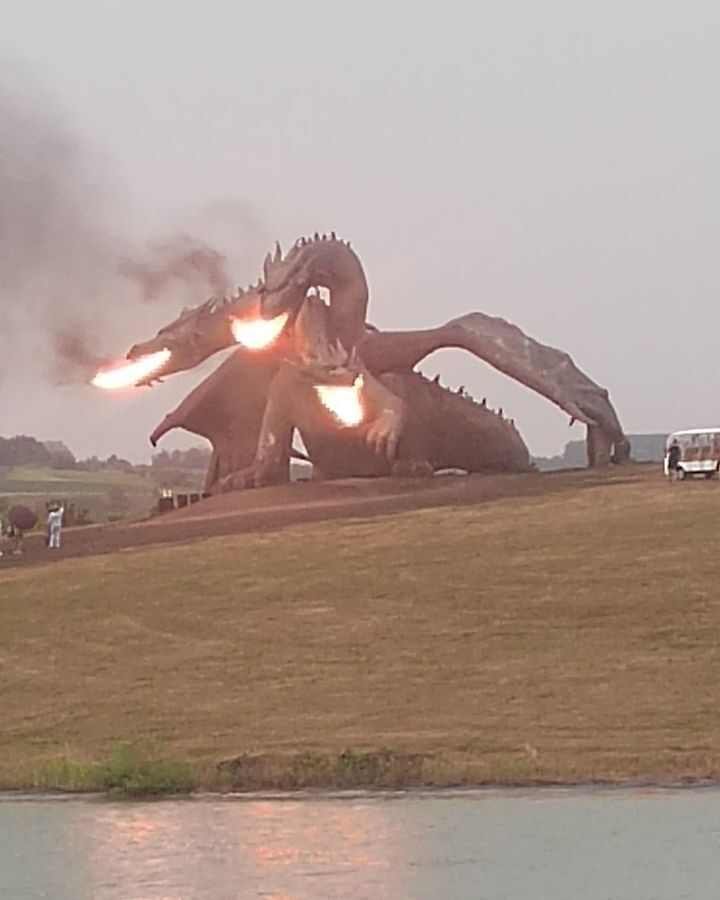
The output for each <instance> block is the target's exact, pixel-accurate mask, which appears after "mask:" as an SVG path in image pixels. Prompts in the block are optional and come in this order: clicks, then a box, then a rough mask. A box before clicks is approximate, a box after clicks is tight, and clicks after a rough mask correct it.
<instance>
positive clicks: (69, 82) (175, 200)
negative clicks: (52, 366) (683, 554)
mask: <svg viewBox="0 0 720 900" xmlns="http://www.w3.org/2000/svg"><path fill="white" fill-rule="evenodd" d="M718 47H720V4H718V3H717V2H701V0H688V2H686V3H680V2H677V0H672V2H670V0H606V2H603V3H589V2H578V0H565V2H560V0H489V2H483V0H474V2H458V0H443V2H427V0H425V2H423V0H383V2H375V0H362V2H360V0H354V2H344V0H334V2H317V0H306V2H303V3H299V2H297V0H272V2H260V0H257V2H254V3H250V2H246V0H203V2H182V0H145V2H142V0H64V2H57V0H46V2H39V0H23V2H15V0H0V75H2V79H3V80H2V82H0V93H2V95H3V96H4V99H5V102H6V103H11V104H12V105H13V108H14V109H15V111H17V110H18V109H21V110H24V111H26V112H27V116H28V118H29V119H34V120H37V121H46V120H48V119H49V120H51V124H49V125H48V128H50V129H52V128H60V129H62V132H63V134H65V135H66V136H69V137H68V146H69V147H71V148H72V149H71V155H72V156H73V159H74V160H75V162H77V163H78V167H79V170H80V172H86V173H89V174H88V176H87V178H88V184H87V189H88V198H89V199H88V204H89V205H91V206H92V210H91V214H89V219H88V222H89V223H90V224H89V225H88V224H87V222H86V224H85V225H84V226H83V227H85V228H86V229H87V228H89V229H90V230H94V226H92V222H93V221H95V220H97V221H98V223H99V225H98V230H100V228H101V229H102V232H103V235H104V238H103V240H104V241H108V240H109V241H110V242H112V241H113V240H114V238H115V237H117V240H118V242H119V243H123V245H124V243H126V242H128V243H134V244H136V245H138V246H140V245H141V244H142V243H143V241H145V240H146V239H151V240H157V239H162V237H163V236H164V235H172V234H173V233H176V232H177V231H183V232H185V233H188V232H192V233H193V234H196V235H197V236H198V237H200V238H203V239H205V240H207V241H209V242H213V243H215V242H217V243H218V246H220V247H221V249H224V250H228V249H230V250H231V256H232V268H233V275H234V277H235V278H236V279H237V280H238V281H243V282H246V281H250V280H254V279H255V278H256V276H257V275H258V274H259V270H260V265H261V261H262V255H263V253H264V250H265V249H266V247H267V248H269V245H270V242H271V241H272V240H273V239H274V238H275V237H277V238H279V239H280V240H281V241H282V242H283V243H284V244H285V245H287V244H289V243H290V242H292V241H293V240H294V239H295V238H296V237H298V236H299V235H301V234H303V233H308V232H314V231H316V230H317V231H325V230H330V229H334V230H335V231H337V232H338V233H340V234H342V235H343V236H345V237H347V238H348V239H350V240H351V241H352V243H353V246H354V247H355V248H356V249H357V251H358V253H359V254H360V256H361V258H362V260H363V263H364V265H365V268H366V271H367V274H368V278H369V281H370V286H371V306H370V316H369V317H370V319H371V320H372V321H373V322H374V323H376V324H377V325H379V326H381V327H407V328H410V327H425V326H430V325H434V324H439V323H441V322H443V321H445V320H447V319H448V318H451V317H453V316H456V315H459V314H462V313H464V312H468V311H471V310H476V309H477V310H481V311H483V312H487V313H491V314H496V315H501V316H503V317H505V318H507V319H509V320H511V321H513V322H515V323H517V324H518V325H520V327H522V328H523V329H524V330H525V331H527V332H528V333H529V334H531V335H532V336H533V337H535V338H537V339H539V340H542V341H544V342H546V343H549V344H552V345H554V346H556V347H560V348H562V349H565V350H567V351H568V352H570V354H571V355H572V356H573V357H574V359H575V361H576V363H577V364H578V365H579V366H580V367H581V368H582V369H584V370H585V371H586V372H587V373H588V374H589V375H590V376H591V377H593V378H594V379H595V380H596V381H598V382H599V383H600V384H602V385H604V386H606V387H607V388H608V389H609V391H610V395H611V398H612V400H613V402H614V404H615V406H616V408H617V410H618V413H619V415H620V418H621V421H622V422H623V424H624V426H625V428H626V430H627V431H630V432H645V431H668V430H672V429H675V428H681V427H694V426H702V425H705V424H714V425H717V424H720V411H719V410H718V399H717V396H716V393H717V392H716V383H717V377H716V368H717V363H718V356H719V354H718V349H717V347H718V341H719V340H720V309H719V308H718V293H719V292H718V288H719V287H720V284H719V282H720V275H719V265H718V263H719V254H718V250H719V249H720V248H719V243H720V175H719V174H718V167H719V164H718V160H720V125H719V124H718V110H719V109H720V53H718ZM14 121H18V120H17V116H16V118H15V120H14ZM21 125H22V123H21ZM22 127H25V126H24V125H22ZM11 140H13V138H12V136H8V135H7V134H3V133H0V154H2V155H0V167H2V165H3V161H4V160H6V159H7V158H8V153H7V152H6V150H7V145H8V142H9V141H11ZM17 152H18V151H17V147H16V146H14V147H11V148H10V156H11V155H12V153H17ZM23 152H25V151H23ZM27 152H28V153H30V154H32V151H31V150H28V151H27ZM8 174H9V173H8V171H7V167H6V172H5V178H6V181H5V182H4V183H5V184H7V179H8ZM1 176H2V168H0V177H1ZM24 177H25V179H26V180H27V179H28V178H29V177H31V176H28V175H25V176H24ZM73 177H75V179H76V182H77V178H78V177H79V176H78V172H77V170H76V171H75V174H74V176H73ZM0 183H2V182H0ZM79 183H80V185H81V186H82V176H80V182H79ZM7 193H8V192H7V189H5V195H4V196H0V228H1V229H3V230H2V231H0V251H1V250H2V243H3V242H4V241H5V242H6V249H7V248H8V247H9V246H10V244H9V243H8V241H9V239H8V237H7V235H8V233H9V231H8V229H10V230H12V229H13V228H14V224H13V217H14V216H16V215H17V214H18V210H19V207H20V206H21V203H22V197H21V199H20V200H18V199H17V198H16V199H15V200H14V201H13V203H12V204H10V203H9V201H8V199H7ZM11 193H12V191H11ZM76 206H77V208H76V214H77V216H80V215H85V213H86V210H85V209H83V203H82V201H81V202H80V203H79V204H76ZM3 207H4V208H3ZM33 209H34V212H33V215H35V216H42V215H43V212H42V210H43V206H42V203H40V204H39V205H37V207H33ZM20 212H21V213H22V210H20ZM53 228H54V229H55V231H58V230H60V231H63V228H62V227H60V228H59V229H58V225H57V222H55V224H54V225H53ZM14 233H15V235H17V234H18V233H19V232H18V231H17V229H16V230H15V232H14ZM53 240H54V238H53ZM80 243H81V244H82V243H83V242H80ZM43 246H45V245H43ZM18 252H19V251H18V249H17V248H16V247H13V248H12V254H11V253H10V252H9V251H8V252H7V253H6V257H10V256H11V255H12V257H13V258H15V257H16V256H17V254H18ZM81 252H82V249H81V248H80V249H78V246H74V249H73V251H72V253H73V254H75V256H73V259H75V258H76V256H77V254H79V253H81ZM59 256H61V257H62V256H63V253H62V252H60V253H59ZM35 264H36V265H37V267H39V268H42V267H43V260H42V259H38V260H36V263H34V265H35ZM54 265H55V264H54ZM73 265H75V263H73ZM51 271H52V272H57V271H61V270H59V269H58V268H57V266H56V265H55V268H52V269H51ZM54 277H55V281H57V279H58V278H61V277H62V276H54ZM79 283H80V287H79V288H78V286H77V285H78V281H77V279H74V280H73V282H72V287H73V291H74V293H75V294H76V295H77V294H78V293H88V292H92V291H91V288H92V285H93V284H94V283H96V282H93V280H92V279H90V281H89V282H88V283H87V284H88V286H87V287H85V286H84V285H85V282H83V281H82V279H81V280H80V282H79ZM39 284H42V282H39V283H38V282H34V286H33V291H35V292H36V293H37V291H39V290H40V288H39V286H38V285H39ZM69 286H70V285H69V284H68V286H67V287H68V290H69ZM55 287H56V288H57V291H56V294H57V296H58V297H60V298H61V301H58V303H60V302H62V303H69V302H70V301H68V300H67V299H66V298H67V296H68V291H62V290H60V287H59V286H58V285H57V284H56V285H55ZM125 290H126V288H121V287H117V290H116V289H115V288H114V287H111V286H108V285H103V286H102V287H98V288H97V293H96V296H97V298H98V299H97V300H96V301H95V302H96V303H97V307H96V308H95V310H94V311H93V307H92V304H90V305H88V304H86V303H84V302H82V301H81V298H78V297H75V299H74V300H73V301H72V302H73V303H75V304H76V305H75V306H73V316H74V317H75V318H74V321H78V317H79V318H80V319H82V317H83V316H89V317H90V318H91V319H92V320H93V321H94V323H95V324H97V323H98V322H103V323H105V322H107V323H109V324H107V326H104V327H106V331H108V330H110V332H111V333H110V334H106V341H105V344H106V347H107V346H112V347H113V348H114V350H113V352H115V353H116V354H117V355H121V354H122V353H124V352H125V350H126V349H127V346H128V345H129V344H130V343H132V342H133V341H135V340H140V339H144V338H147V337H149V336H150V335H151V334H154V332H155V331H156V330H157V328H158V327H159V326H160V325H162V324H163V323H164V322H165V321H167V320H169V319H170V318H172V317H173V316H174V314H175V313H176V312H177V311H179V306H180V305H181V302H180V300H178V302H177V304H175V303H174V302H172V301H168V300H167V299H165V301H164V302H162V303H158V304H155V305H145V306H140V305H139V304H138V303H137V302H135V299H136V298H134V297H130V296H129V295H128V296H126V295H125V293H124V291H125ZM3 294H4V296H2V297H0V301H1V304H2V308H1V309H0V311H1V312H2V313H3V319H4V321H0V329H3V330H4V331H5V336H6V339H10V338H11V342H12V344H13V345H14V346H15V347H16V346H17V343H18V333H17V331H14V332H11V331H10V330H9V326H8V322H15V326H14V327H17V323H18V322H21V323H22V322H24V321H25V319H24V318H23V317H19V318H18V316H17V315H15V314H13V312H12V310H11V308H10V307H11V305H12V304H13V303H15V304H18V303H23V304H26V305H30V306H32V304H34V303H37V304H39V305H38V306H37V309H41V308H42V309H44V308H45V307H44V306H43V304H42V303H41V302H40V301H39V300H38V299H37V297H36V296H35V294H33V295H32V296H30V297H29V296H28V282H27V279H26V283H25V287H24V288H23V289H20V288H17V287H16V282H14V281H10V280H7V279H6V282H5V285H4V287H3ZM85 299H86V300H87V299H89V298H85ZM196 299H197V301H198V302H199V301H201V300H203V299H204V297H203V296H198V297H197V298H196ZM43 302H44V301H43ZM125 304H127V306H126V305H125ZM176 305H177V307H178V309H176V308H175V306H176ZM33 308H35V307H33ZM125 309H127V310H128V312H127V315H125V313H124V310H125ZM60 312H61V310H60V308H59V307H57V308H55V309H54V310H53V315H60ZM43 315H47V311H46V312H44V313H43ZM32 321H33V322H34V323H35V324H33V326H32V327H33V328H37V327H38V325H37V318H36V319H34V320H32ZM92 325H93V322H88V323H87V327H88V329H91V327H92ZM104 349H105V348H104ZM33 352H35V351H33ZM4 356H5V366H4V368H2V363H0V372H2V376H3V379H2V382H1V383H0V433H2V434H5V435H7V434H13V433H16V432H26V433H31V434H34V435H36V436H38V437H40V438H43V439H47V438H61V439H64V440H66V441H67V443H68V444H69V445H70V446H71V447H72V449H73V450H74V451H75V452H76V453H78V454H81V455H88V454H91V453H97V454H99V455H102V456H105V455H107V454H109V453H111V452H117V453H120V454H122V455H126V456H128V457H130V458H132V459H135V460H142V459H146V458H148V455H149V449H150V448H149V445H148V444H147V434H148V433H149V431H150V430H151V429H152V428H153V426H154V425H155V424H156V422H157V421H158V420H159V419H160V418H161V417H162V415H163V414H164V413H165V412H166V411H168V410H169V409H171V408H172V407H173V406H175V404H176V403H177V402H178V401H179V399H181V397H182V396H183V395H184V393H186V392H187V391H188V390H189V389H190V388H191V387H192V386H193V385H194V384H196V383H197V382H198V381H199V379H200V377H201V373H200V372H199V371H197V370H196V371H195V372H193V373H189V374H186V375H182V376H178V377H177V378H175V379H171V380H169V381H168V382H166V383H165V384H164V385H162V386H160V387H156V388H155V389H153V390H152V391H149V390H137V391H135V392H133V393H132V395H131V396H126V397H117V396H110V395H107V394H102V395H100V392H98V391H96V390H94V389H92V388H90V387H83V386H73V385H69V386H64V387H53V386H52V385H51V383H50V382H49V381H47V380H44V379H43V378H41V377H40V374H39V373H40V370H41V368H42V366H41V365H40V362H39V361H36V360H35V359H33V360H32V365H31V366H30V367H29V368H28V367H27V366H25V365H23V364H20V363H19V362H17V361H14V362H12V365H11V370H9V369H8V365H9V361H13V360H16V356H14V355H13V349H12V348H8V349H6V351H5V352H4ZM424 368H425V370H426V371H427V372H428V373H430V374H435V372H438V371H439V372H441V374H442V376H443V380H444V381H446V382H448V383H450V384H454V385H459V384H464V385H465V386H466V387H467V388H468V389H469V390H470V391H471V392H472V393H473V394H475V395H476V396H478V397H482V396H485V395H487V396H488V398H489V401H490V403H491V404H492V405H495V406H497V405H501V406H503V408H504V409H505V411H506V412H507V413H508V414H510V415H512V416H514V418H515V420H516V422H517V423H518V426H519V428H520V430H521V432H522V433H523V435H524V436H525V438H526V440H527V442H528V444H529V445H530V447H531V450H532V451H533V452H535V453H540V454H552V453H554V452H558V451H560V450H561V448H562V446H563V444H564V443H565V441H566V440H568V439H569V438H570V437H577V436H581V435H582V430H580V429H579V428H578V426H575V427H574V428H573V429H569V428H568V423H567V417H566V416H565V415H564V414H562V413H560V412H559V411H558V410H557V409H556V408H555V407H553V406H552V405H550V404H549V403H548V402H547V401H545V400H542V399H541V398H538V397H536V396H535V395H533V394H532V393H531V392H529V391H527V390H526V389H524V388H521V387H519V386H516V385H514V384H513V383H511V382H509V381H508V380H507V379H505V378H503V377H502V376H499V375H496V374H495V373H493V372H492V371H491V370H490V369H488V367H487V366H485V365H484V364H483V363H481V362H479V361H477V360H475V359H473V358H471V357H468V356H464V355H463V354H461V353H460V352H455V351H453V352H445V353H443V354H440V355H438V356H437V357H434V358H431V359H430V360H428V361H427V362H426V363H425V365H424ZM173 441H174V442H173ZM190 442H191V441H190V439H189V436H185V437H181V438H180V439H179V440H178V439H173V440H172V441H171V440H170V439H168V443H167V444H166V445H165V446H168V447H172V446H178V445H187V444H189V443H190Z"/></svg>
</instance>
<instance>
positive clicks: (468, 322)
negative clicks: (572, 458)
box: [360, 312, 629, 459]
mask: <svg viewBox="0 0 720 900" xmlns="http://www.w3.org/2000/svg"><path fill="white" fill-rule="evenodd" d="M445 347H459V348H461V349H463V350H467V351H468V352H469V353H472V354H474V355H475V356H477V357H479V358H480V359H482V360H483V361H484V362H487V363H488V364H489V365H491V366H493V368H495V369H497V370H498V371H500V372H503V373H504V374H505V375H509V376H510V378H514V379H515V380H516V381H519V382H520V383H521V384H524V385H525V386H526V387H529V388H530V389H531V390H534V391H537V393H538V394H541V395H542V396H543V397H546V398H547V399H548V400H550V401H552V402H553V403H555V404H556V405H557V406H559V407H560V408H561V409H563V410H565V412H567V413H568V414H569V415H570V416H571V417H572V418H573V419H577V420H578V421H579V422H584V423H585V424H586V425H588V426H589V428H590V429H593V430H597V431H599V432H600V433H601V434H602V435H603V437H604V439H605V443H607V444H608V445H610V446H612V447H614V455H615V457H616V458H617V459H625V458H627V456H628V455H629V444H628V441H627V438H626V437H625V435H624V433H623V430H622V426H621V425H620V420H619V419H618V416H617V413H616V412H615V409H614V408H613V405H612V403H611V402H610V398H609V395H608V392H607V390H605V388H603V387H600V385H598V384H596V383H595V382H594V381H593V380H592V379H591V378H589V377H588V376H587V375H586V374H585V373H584V372H583V371H582V370H581V369H579V368H578V367H577V366H576V365H575V363H574V362H573V360H572V359H571V357H570V356H569V355H568V354H567V353H565V352H563V351H562V350H557V349H556V348H555V347H549V346H547V345H546V344H541V343H540V342H539V341H536V340H534V339H533V338H531V337H529V336H528V335H526V334H525V333H524V332H523V331H522V330H521V329H520V328H518V327H517V325H513V324H512V323H511V322H507V321H506V320H505V319H501V318H499V317H496V316H488V315H486V314H485V313H479V312H474V313H468V314H467V315H465V316H461V317H460V318H458V319H453V320H452V321H451V322H448V323H447V324H446V325H442V326H441V327H440V328H434V329H428V330H424V331H395V332H377V333H368V334H367V335H366V336H365V338H364V340H363V342H362V344H361V345H360V353H361V356H362V358H363V361H364V362H365V364H366V366H367V367H368V368H369V369H370V371H372V372H392V371H402V370H404V369H412V368H413V367H414V366H416V365H417V364H418V363H419V362H420V361H421V360H422V359H424V358H425V357H426V356H427V355H428V354H430V353H432V352H433V351H435V350H440V349H442V348H445Z"/></svg>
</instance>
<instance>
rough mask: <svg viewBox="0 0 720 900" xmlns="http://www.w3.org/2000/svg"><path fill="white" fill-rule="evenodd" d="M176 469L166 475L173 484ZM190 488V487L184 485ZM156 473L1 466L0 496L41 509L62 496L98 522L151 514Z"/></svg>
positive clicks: (195, 475)
mask: <svg viewBox="0 0 720 900" xmlns="http://www.w3.org/2000/svg"><path fill="white" fill-rule="evenodd" d="M203 474H204V473H202V472H191V473H189V475H188V476H187V477H189V478H190V483H191V484H192V489H193V490H198V489H199V487H200V485H201V484H202V479H203ZM172 476H173V473H167V474H166V475H165V478H166V479H169V480H168V485H170V486H172V483H173V482H172ZM183 489H184V490H188V489H189V488H188V487H184V488H183ZM158 493H159V484H158V482H157V480H156V475H155V474H154V473H152V472H150V471H146V472H122V471H114V470H112V469H104V470H101V471H96V472H84V471H82V470H80V469H54V468H50V467H49V466H9V467H8V466H2V467H0V500H4V501H5V505H6V506H11V505H12V504H13V503H24V504H26V505H28V506H30V507H31V508H33V509H36V510H37V511H38V512H39V511H42V510H44V509H45V504H46V503H47V502H48V501H51V500H55V499H59V500H64V501H66V502H68V503H74V504H75V506H76V508H77V509H78V510H81V509H86V510H88V513H89V515H90V518H91V519H92V521H94V522H107V521H108V519H111V518H115V517H130V518H132V517H137V516H143V515H147V514H148V513H149V511H150V509H151V508H152V507H153V506H154V504H155V503H156V501H157V497H158Z"/></svg>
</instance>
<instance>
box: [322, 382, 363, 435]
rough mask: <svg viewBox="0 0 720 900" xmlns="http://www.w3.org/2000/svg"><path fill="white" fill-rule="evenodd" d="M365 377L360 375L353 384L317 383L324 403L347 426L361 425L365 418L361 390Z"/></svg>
mask: <svg viewBox="0 0 720 900" xmlns="http://www.w3.org/2000/svg"><path fill="white" fill-rule="evenodd" d="M362 387H363V377H362V375H358V377H357V378H356V379H355V381H354V382H353V383H352V384H351V385H333V384H316V385H315V390H316V392H317V395H318V397H319V398H320V401H321V403H322V405H323V406H324V407H325V408H326V409H328V410H329V411H330V412H331V413H332V414H333V415H334V416H335V418H336V419H337V420H338V422H340V424H341V425H344V426H345V427H346V428H351V427H353V426H354V425H359V424H360V423H361V422H362V420H363V419H364V418H365V410H364V409H363V405H362V399H361V397H360V391H361V390H362Z"/></svg>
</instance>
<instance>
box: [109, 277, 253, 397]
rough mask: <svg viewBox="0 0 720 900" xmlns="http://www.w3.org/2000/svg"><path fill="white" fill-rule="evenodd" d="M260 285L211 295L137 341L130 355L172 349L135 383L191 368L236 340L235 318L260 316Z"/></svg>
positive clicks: (143, 355)
mask: <svg viewBox="0 0 720 900" xmlns="http://www.w3.org/2000/svg"><path fill="white" fill-rule="evenodd" d="M260 301H261V293H260V286H259V285H255V286H254V287H251V288H248V289H247V290H245V291H242V290H241V291H239V292H238V293H237V294H236V295H235V296H234V297H211V298H210V299H209V300H208V301H206V302H205V303H203V304H201V305H200V306H196V307H194V308H193V309H185V310H183V311H182V312H181V313H180V315H179V316H178V317H177V319H174V320H173V321H172V322H170V323H169V324H168V325H164V326H163V327H162V328H161V329H160V330H159V331H158V333H157V334H156V335H155V337H152V338H150V339H149V340H147V341H142V342H140V343H138V344H134V345H133V346H132V347H131V348H130V349H129V350H128V352H127V359H128V360H130V361H133V362H134V361H138V360H141V359H144V358H146V357H151V356H152V355H153V354H158V353H161V352H162V351H164V350H165V351H169V353H170V356H169V358H168V359H167V360H166V361H165V362H163V364H162V365H161V367H160V368H158V369H155V370H154V371H153V372H152V374H150V375H149V376H147V378H144V379H142V380H141V381H138V382H135V383H136V384H151V383H152V382H153V381H155V380H159V379H161V378H164V377H165V376H167V375H172V374H174V373H175V372H182V371H184V370H186V369H192V368H194V367H195V366H197V365H198V364H199V363H201V362H202V361H203V360H204V359H207V357H208V356H211V355H212V354H213V353H216V352H217V351H218V350H222V349H223V348H225V347H229V346H231V345H232V344H234V343H235V338H234V337H233V333H232V321H233V318H251V317H258V316H260Z"/></svg>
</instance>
